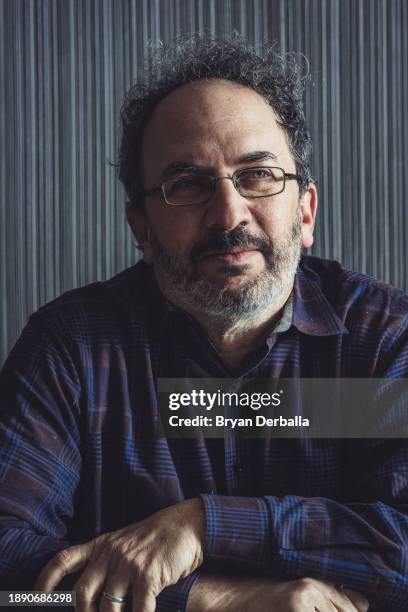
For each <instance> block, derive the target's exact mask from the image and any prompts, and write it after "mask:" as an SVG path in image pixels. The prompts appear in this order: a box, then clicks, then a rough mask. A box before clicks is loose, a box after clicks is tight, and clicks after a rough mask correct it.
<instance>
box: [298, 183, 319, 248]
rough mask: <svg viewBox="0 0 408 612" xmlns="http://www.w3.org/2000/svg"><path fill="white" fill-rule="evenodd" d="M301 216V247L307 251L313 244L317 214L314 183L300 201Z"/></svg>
mask: <svg viewBox="0 0 408 612" xmlns="http://www.w3.org/2000/svg"><path fill="white" fill-rule="evenodd" d="M300 211H301V215H302V247H303V248H305V249H307V248H308V247H311V246H312V244H313V231H314V226H315V220H316V213H317V189H316V185H315V184H314V183H309V186H308V187H307V189H306V191H305V193H304V194H303V195H302V197H301V199H300Z"/></svg>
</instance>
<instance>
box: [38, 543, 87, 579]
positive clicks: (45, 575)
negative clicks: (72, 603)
mask: <svg viewBox="0 0 408 612" xmlns="http://www.w3.org/2000/svg"><path fill="white" fill-rule="evenodd" d="M93 549H94V541H93V540H91V541H90V542H86V544H79V545H78V546H71V547H70V548H65V549H64V550H60V551H59V552H58V553H57V554H56V555H55V557H53V558H52V559H51V561H49V562H48V563H47V565H46V566H45V567H44V568H43V570H42V571H41V573H40V575H39V576H38V578H37V581H36V583H35V587H34V589H35V590H36V591H52V590H53V589H54V588H55V587H56V586H57V584H58V583H59V582H60V581H61V580H62V579H63V578H64V576H66V575H67V574H72V573H73V572H78V571H79V570H81V569H82V568H83V567H84V566H85V564H86V563H87V561H88V559H89V558H90V556H91V555H92V552H93Z"/></svg>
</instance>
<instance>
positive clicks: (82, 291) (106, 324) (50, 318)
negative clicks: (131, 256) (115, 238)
mask: <svg viewBox="0 0 408 612" xmlns="http://www.w3.org/2000/svg"><path fill="white" fill-rule="evenodd" d="M147 302H148V296H147V280H146V270H145V266H144V264H143V263H142V262H139V263H137V264H136V265H135V266H132V267H131V268H128V269H126V270H124V271H123V272H121V273H119V274H117V275H115V276H114V277H113V278H111V279H109V280H107V281H102V282H95V283H92V284H89V285H85V286H84V287H80V288H78V289H72V290H70V291H67V292H66V293H64V294H62V295H61V296H60V297H58V298H56V299H55V300H53V301H51V302H49V303H48V304H46V305H44V306H42V307H41V308H40V309H39V310H38V311H37V312H36V313H35V314H34V315H33V316H32V319H34V320H35V321H37V322H39V323H40V324H43V325H45V326H46V327H47V329H48V330H49V331H51V332H55V333H58V335H59V336H61V335H67V336H72V335H74V336H79V337H81V336H93V335H98V336H100V337H103V336H105V335H107V336H108V335H111V334H112V331H114V330H115V329H119V328H121V327H123V325H124V324H126V323H131V322H132V321H133V322H134V321H136V320H143V318H144V316H145V314H146V313H147V312H148V304H147Z"/></svg>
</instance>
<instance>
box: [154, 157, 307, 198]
mask: <svg viewBox="0 0 408 612" xmlns="http://www.w3.org/2000/svg"><path fill="white" fill-rule="evenodd" d="M248 170H280V171H281V172H282V176H283V181H282V189H281V190H280V191H276V192H274V193H266V194H262V195H256V196H244V195H242V194H241V193H240V191H239V182H238V180H237V177H238V176H239V174H241V173H242V172H247V171H248ZM191 174H193V173H191ZM198 176H206V177H208V178H210V179H211V184H212V191H211V194H210V195H209V196H208V198H206V199H205V200H201V201H199V202H194V203H193V204H174V203H173V202H169V201H168V200H167V198H166V192H165V185H166V183H170V182H172V181H174V180H176V179H175V178H170V179H167V180H165V181H163V183H162V184H161V185H160V187H152V188H151V189H146V190H144V191H143V193H144V195H145V196H151V195H154V194H155V193H159V192H160V193H161V195H162V197H163V200H164V202H165V204H167V205H168V206H180V207H183V208H184V207H185V206H200V204H205V203H206V202H208V201H209V200H211V198H212V197H213V195H214V193H215V187H216V185H217V183H218V181H222V180H223V179H228V180H230V181H232V184H233V185H234V187H235V189H236V190H237V191H238V193H239V195H240V196H241V197H243V198H246V199H247V200H253V199H258V198H270V197H272V196H275V195H279V194H280V193H282V192H283V191H284V190H285V186H286V180H295V181H297V182H298V183H299V185H300V186H301V185H302V183H303V182H304V177H303V176H301V175H300V174H293V173H291V172H285V170H284V169H283V168H280V167H279V166H254V167H249V168H241V169H240V170H236V171H235V172H234V173H233V174H232V175H231V176H219V177H216V176H213V175H212V174H199V175H198Z"/></svg>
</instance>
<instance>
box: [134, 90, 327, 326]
mask: <svg viewBox="0 0 408 612" xmlns="http://www.w3.org/2000/svg"><path fill="white" fill-rule="evenodd" d="M176 166H177V169H175V167H176ZM183 166H186V167H190V168H191V169H193V171H194V172H198V173H200V172H203V171H206V172H208V173H209V174H212V175H214V176H216V177H230V176H231V175H232V174H233V173H234V172H235V171H237V170H241V169H243V168H249V167H257V166H278V167H280V168H283V169H284V170H285V171H286V172H292V173H295V172H296V169H295V164H294V162H293V159H292V157H291V154H290V152H289V148H288V144H287V141H286V138H285V134H284V132H283V131H282V129H281V128H280V127H279V125H278V123H277V120H276V117H275V114H274V112H273V111H272V109H271V108H270V106H269V105H268V104H267V102H266V101H265V100H264V98H263V97H262V96H260V95H259V94H257V93H256V92H254V91H253V90H251V89H249V88H246V87H243V86H241V85H238V84H236V83H232V82H229V81H224V80H219V79H214V80H211V81H196V82H194V83H190V84H187V85H184V86H182V87H180V88H178V89H177V90H175V91H174V92H172V93H171V94H169V95H168V96H167V97H165V98H164V99H163V100H162V101H161V102H160V104H159V105H158V106H157V108H156V110H155V112H154V114H153V116H152V118H151V119H150V121H149V123H148V125H147V127H146V130H145V134H144V141H143V176H144V187H145V189H150V188H152V187H156V186H158V185H160V184H161V183H162V182H163V181H164V180H166V179H168V178H169V177H171V178H173V177H175V176H177V175H178V173H179V174H181V172H182V171H181V170H180V168H182V167H183ZM314 216H315V192H314V187H313V186H312V187H311V189H310V190H309V191H308V192H306V194H305V195H304V196H303V198H302V200H301V201H300V202H299V188H298V185H297V182H296V181H294V180H291V181H289V180H288V181H286V186H285V190H284V191H283V192H282V193H280V194H278V195H274V196H270V197H266V198H259V199H247V198H244V197H243V196H241V195H240V194H239V193H238V191H237V190H236V189H235V187H234V185H233V183H232V181H230V180H221V181H219V182H218V183H217V186H216V190H215V193H214V195H213V197H212V198H211V200H210V201H209V202H207V203H205V204H201V205H198V206H191V207H188V206H187V207H176V206H169V205H167V204H165V203H164V201H163V199H162V197H161V195H160V194H159V193H158V194H155V195H152V196H148V197H146V200H145V210H144V213H143V214H142V213H138V214H136V215H135V214H131V215H130V216H129V221H130V224H131V226H132V229H133V231H134V233H135V235H136V237H137V239H138V241H139V243H140V244H141V246H142V247H143V249H144V257H145V261H146V262H147V263H152V264H153V266H154V270H155V274H156V278H157V280H158V283H159V286H160V288H161V289H162V291H163V293H164V294H165V295H166V296H167V297H168V298H169V299H170V300H173V301H175V302H176V303H177V304H178V305H180V306H182V307H183V306H184V307H186V309H187V310H191V309H192V310H193V311H194V310H199V311H201V312H203V313H206V314H208V315H217V316H225V317H227V318H240V317H241V318H242V317H244V318H245V317H249V318H250V317H252V316H254V315H255V314H256V313H258V312H260V311H262V310H264V309H265V308H266V307H267V305H269V306H270V305H271V304H273V302H278V301H279V297H280V296H282V295H283V293H285V292H286V293H287V292H288V290H290V287H291V285H292V283H293V277H294V274H295V270H296V266H297V262H298V258H299V254H300V249H301V246H302V244H303V246H310V245H311V243H312V241H313V239H312V235H313V222H314Z"/></svg>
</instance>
